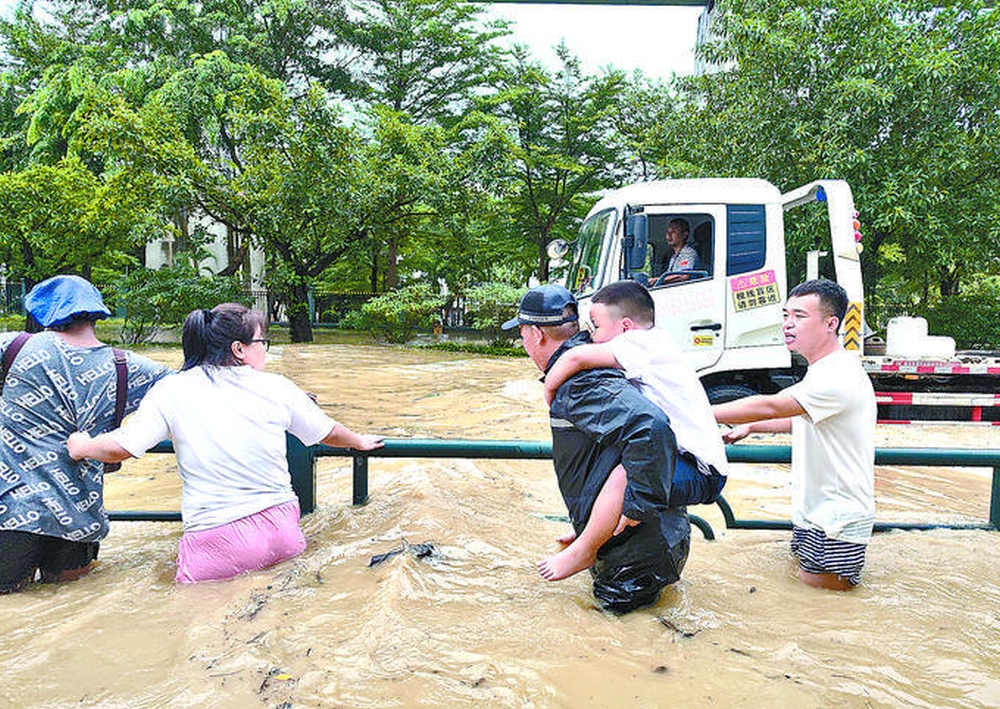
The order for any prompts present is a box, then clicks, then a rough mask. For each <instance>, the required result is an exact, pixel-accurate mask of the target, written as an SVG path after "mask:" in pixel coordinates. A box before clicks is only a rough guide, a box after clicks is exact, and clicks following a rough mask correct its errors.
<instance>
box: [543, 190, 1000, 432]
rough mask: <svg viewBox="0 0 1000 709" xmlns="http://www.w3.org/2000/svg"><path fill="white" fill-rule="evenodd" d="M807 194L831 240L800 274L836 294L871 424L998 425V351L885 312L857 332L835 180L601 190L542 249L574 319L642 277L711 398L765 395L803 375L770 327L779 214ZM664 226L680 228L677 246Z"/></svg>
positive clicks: (859, 319)
mask: <svg viewBox="0 0 1000 709" xmlns="http://www.w3.org/2000/svg"><path fill="white" fill-rule="evenodd" d="M808 204H814V205H819V206H821V207H823V206H825V208H826V210H827V216H828V221H829V225H830V239H829V247H828V249H829V250H828V251H813V252H810V254H809V257H808V266H807V271H808V277H815V276H816V275H817V274H819V273H824V274H825V275H827V276H828V277H832V278H836V280H837V282H838V283H840V284H841V285H842V286H843V287H844V289H845V290H846V291H847V294H848V298H849V301H850V306H849V308H848V312H847V315H846V316H845V318H844V323H843V325H842V329H841V337H842V338H843V342H844V346H845V348H847V349H848V350H851V351H854V352H857V353H858V356H859V357H861V358H862V362H863V365H864V367H865V370H866V371H867V372H868V374H869V376H870V377H871V378H872V380H873V383H874V385H875V390H876V393H877V396H878V399H879V418H880V420H882V421H884V422H889V421H894V422H911V421H918V420H922V421H927V420H951V421H957V420H962V421H977V422H985V423H992V424H995V425H1000V397H998V396H997V394H996V392H998V391H1000V359H998V357H997V356H996V354H992V353H962V352H956V351H955V346H954V341H953V340H951V338H947V337H935V336H930V335H928V334H927V328H926V321H924V320H922V319H921V318H911V317H899V318H893V319H892V320H890V321H889V325H888V328H887V332H886V337H885V340H884V341H883V340H882V339H879V338H874V337H870V338H868V339H867V340H866V337H865V330H866V326H865V318H864V313H865V311H864V288H863V281H862V272H861V263H860V256H859V254H860V253H861V234H860V232H859V227H860V224H859V222H858V220H857V213H856V212H855V209H854V198H853V196H852V194H851V189H850V187H849V186H848V184H847V183H846V182H844V181H842V180H819V181H816V182H812V183H810V184H808V185H805V186H803V187H800V188H798V189H795V190H792V191H791V192H788V193H785V194H782V193H781V192H780V191H779V190H778V188H777V187H775V186H774V185H772V184H771V183H769V182H767V181H765V180H756V179H742V178H741V179H714V178H713V179H691V180H663V181H656V182H644V183H639V184H635V185H631V186H628V187H624V188H622V189H618V190H614V191H612V192H609V193H607V194H605V195H604V196H603V197H602V198H601V199H600V201H599V202H598V203H597V204H596V205H594V207H593V209H591V210H590V213H589V214H588V216H587V219H586V220H585V221H584V223H583V225H582V226H581V228H580V235H579V237H578V239H577V240H576V242H575V243H574V244H573V245H572V249H571V250H567V249H565V248H563V249H561V250H560V249H559V248H555V249H553V254H554V255H555V254H558V253H560V252H561V253H562V254H563V255H565V257H566V258H567V259H568V274H567V278H566V285H567V287H569V288H570V290H572V291H573V292H574V294H575V295H576V296H577V298H578V299H579V301H580V304H581V311H582V313H583V314H584V315H585V314H586V311H587V309H588V308H589V303H590V298H591V296H593V294H594V292H596V290H597V289H599V288H600V287H601V286H602V285H604V284H606V283H610V282H613V281H618V280H623V279H634V280H637V281H639V282H641V283H643V284H645V285H647V286H648V287H649V289H650V293H651V294H652V296H653V299H654V301H655V302H656V315H657V318H656V326H657V327H661V328H664V329H665V330H667V331H668V332H670V334H671V336H672V338H673V340H674V341H675V342H676V343H677V344H678V346H679V347H680V348H681V350H682V351H684V353H685V354H686V355H687V356H688V357H689V358H690V361H691V363H692V364H693V365H694V367H695V369H696V370H697V371H698V372H699V374H700V375H701V379H702V383H703V384H704V386H705V389H706V390H707V391H708V394H709V397H710V399H712V400H713V401H715V402H719V401H726V400H729V399H733V398H737V397H740V396H747V395H750V394H754V393H773V392H775V391H778V390H780V389H782V388H784V387H786V386H788V385H789V384H792V383H793V382H795V381H797V380H798V379H799V378H800V377H801V376H802V374H803V373H804V371H805V363H804V362H802V361H798V357H795V358H794V359H793V357H792V355H791V354H790V353H789V352H788V349H787V348H786V347H785V344H784V337H783V336H782V333H781V326H782V306H783V304H784V301H785V298H786V297H787V294H788V287H789V285H795V284H794V283H793V284H789V283H788V273H787V269H786V265H785V252H786V244H785V232H784V214H785V212H786V211H788V210H790V209H795V208H797V207H801V206H803V205H808ZM668 228H672V229H674V230H677V229H680V230H682V231H684V232H686V233H687V242H686V244H681V245H679V244H678V241H677V239H676V237H675V236H671V235H670V234H668ZM682 247H683V248H685V249H686V251H684V253H683V254H681V253H680V252H679V249H680V248H682ZM567 252H568V253H567ZM675 254H677V255H678V256H683V258H674V256H675ZM672 261H673V264H671V262H672ZM692 261H693V264H692ZM680 263H683V268H682V269H679V267H678V264H680ZM692 266H693V267H692Z"/></svg>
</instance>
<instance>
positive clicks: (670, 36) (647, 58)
mask: <svg viewBox="0 0 1000 709" xmlns="http://www.w3.org/2000/svg"><path fill="white" fill-rule="evenodd" d="M492 11H493V13H495V14H496V15H498V16H500V17H506V18H507V19H509V20H513V21H514V22H516V25H515V26H514V28H513V29H514V41H516V42H519V43H522V44H526V45H528V47H529V48H530V49H531V52H532V54H534V55H535V56H536V57H538V58H539V59H540V60H542V61H544V62H545V63H546V64H554V63H555V53H554V52H553V51H552V48H553V47H555V46H556V45H557V44H558V43H559V40H560V39H564V40H565V44H566V46H567V47H569V49H570V50H571V51H572V52H573V54H575V55H576V56H577V57H579V58H580V60H581V62H582V63H583V69H584V71H586V72H588V73H592V72H595V71H597V70H598V69H600V68H603V67H606V66H613V67H615V68H617V69H624V70H626V71H629V72H631V71H632V70H633V69H642V71H643V72H644V73H645V74H646V75H647V76H651V77H659V78H667V77H669V76H670V75H671V73H677V74H691V73H693V72H694V43H695V36H696V33H697V29H698V17H699V15H700V14H701V12H702V8H701V7H674V6H660V7H654V6H649V5H627V6H626V5H615V6H611V5H534V4H532V5H528V4H521V3H496V4H494V6H493V10H492Z"/></svg>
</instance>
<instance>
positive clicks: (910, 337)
mask: <svg viewBox="0 0 1000 709" xmlns="http://www.w3.org/2000/svg"><path fill="white" fill-rule="evenodd" d="M926 338H927V321H926V320H925V319H924V318H911V317H909V316H907V315H903V316H899V317H895V318H892V319H891V320H890V321H889V326H888V327H887V328H886V331H885V353H886V355H888V356H889V357H919V356H920V355H921V354H922V353H921V352H920V349H921V341H922V340H925V339H926Z"/></svg>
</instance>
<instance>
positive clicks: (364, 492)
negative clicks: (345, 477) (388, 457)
mask: <svg viewBox="0 0 1000 709" xmlns="http://www.w3.org/2000/svg"><path fill="white" fill-rule="evenodd" d="M351 460H352V461H353V462H354V495H353V499H352V500H351V502H352V503H353V504H355V505H363V504H365V503H366V502H368V456H366V455H359V454H355V455H353V456H351Z"/></svg>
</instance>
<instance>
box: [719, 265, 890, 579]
mask: <svg viewBox="0 0 1000 709" xmlns="http://www.w3.org/2000/svg"><path fill="white" fill-rule="evenodd" d="M846 310H847V293H846V292H845V291H844V289H843V288H842V287H841V286H839V285H838V284H836V283H834V282H833V281H828V280H813V281H806V282H805V283H802V284H800V285H798V286H796V287H795V288H793V289H792V291H791V292H790V293H789V294H788V302H787V303H786V305H785V322H784V334H785V344H786V346H787V347H788V349H790V350H791V351H792V352H798V353H799V354H801V355H802V356H803V357H804V358H805V359H806V361H807V362H808V363H809V369H808V371H807V373H806V376H805V377H804V378H803V379H802V381H800V382H799V383H797V384H794V385H793V386H790V387H788V388H787V389H784V390H782V391H780V392H778V393H777V394H773V395H770V396H752V397H747V398H745V399H738V400H736V401H731V402H729V403H726V404H720V405H718V406H716V407H714V411H715V418H716V420H717V421H718V422H719V423H726V424H742V425H739V426H737V427H736V428H734V429H732V430H731V431H729V432H728V433H727V434H726V435H725V436H724V438H725V440H726V441H727V442H729V443H734V442H736V441H738V440H740V439H742V438H745V437H746V436H747V435H749V434H750V433H759V432H770V433H783V432H788V431H789V430H791V432H792V476H793V477H792V553H793V554H794V555H795V556H796V557H797V558H798V560H799V578H801V579H802V580H803V581H805V582H806V583H807V584H809V585H810V586H815V587H818V588H828V589H833V590H840V591H843V590H847V589H850V588H853V587H854V586H855V585H857V584H858V582H859V581H860V580H861V569H862V567H863V566H864V560H865V548H866V545H867V544H868V540H869V538H870V537H871V532H872V526H873V524H874V521H875V472H874V471H875V419H876V403H875V393H874V391H873V390H872V385H871V381H870V380H869V379H868V376H867V375H866V374H865V372H864V369H862V367H861V363H860V362H859V361H858V358H857V357H856V356H854V355H853V354H851V353H849V352H847V351H845V350H844V349H843V347H842V346H841V344H840V340H839V338H838V336H837V331H838V329H839V327H840V323H841V322H843V319H844V313H845V312H846Z"/></svg>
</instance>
